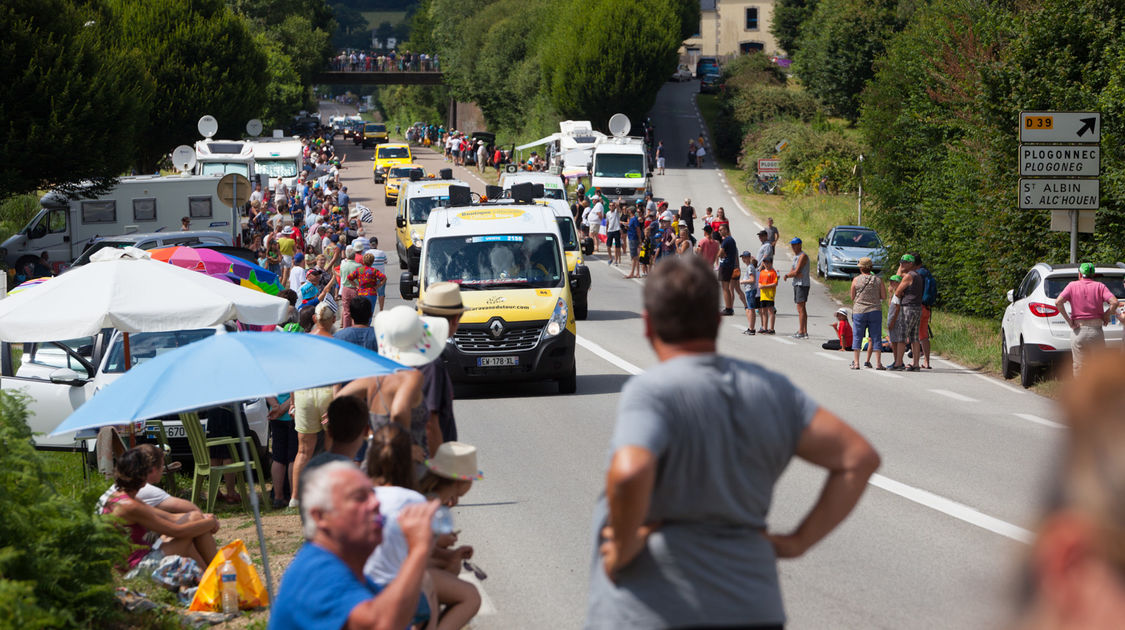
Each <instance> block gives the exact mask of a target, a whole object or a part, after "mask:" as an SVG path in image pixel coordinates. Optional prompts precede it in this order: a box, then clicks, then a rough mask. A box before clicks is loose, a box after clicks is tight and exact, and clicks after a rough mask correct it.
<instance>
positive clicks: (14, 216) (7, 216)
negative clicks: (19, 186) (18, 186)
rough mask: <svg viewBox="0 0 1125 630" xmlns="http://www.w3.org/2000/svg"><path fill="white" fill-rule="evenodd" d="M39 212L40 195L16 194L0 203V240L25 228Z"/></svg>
mask: <svg viewBox="0 0 1125 630" xmlns="http://www.w3.org/2000/svg"><path fill="white" fill-rule="evenodd" d="M36 212H39V195H31V194H28V195H16V196H14V197H9V198H8V199H5V200H4V201H3V202H2V203H0V240H4V239H6V238H8V237H9V236H11V235H13V234H15V233H16V232H18V231H20V230H22V229H23V226H25V225H27V222H28V221H30V220H31V218H32V217H34V216H35V213H36Z"/></svg>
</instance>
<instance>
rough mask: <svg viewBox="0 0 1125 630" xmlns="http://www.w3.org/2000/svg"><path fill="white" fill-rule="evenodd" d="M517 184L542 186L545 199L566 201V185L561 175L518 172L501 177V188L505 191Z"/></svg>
mask: <svg viewBox="0 0 1125 630" xmlns="http://www.w3.org/2000/svg"><path fill="white" fill-rule="evenodd" d="M517 184H542V185H543V196H544V197H546V198H548V199H561V200H562V201H566V183H565V182H563V178H562V176H561V175H554V174H552V173H538V172H534V171H517V172H515V173H504V174H502V175H500V187H501V188H503V189H504V190H507V191H510V190H511V189H512V186H515V185H517Z"/></svg>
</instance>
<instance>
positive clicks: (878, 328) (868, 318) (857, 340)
mask: <svg viewBox="0 0 1125 630" xmlns="http://www.w3.org/2000/svg"><path fill="white" fill-rule="evenodd" d="M865 331H866V332H867V335H866V336H867V337H870V338H871V340H872V341H875V342H877V343H878V342H880V341H882V339H883V311H881V310H874V311H870V312H868V313H853V314H852V347H853V348H859V347H861V344H862V343H863V338H864V336H865V335H864V334H863V333H864V332H865Z"/></svg>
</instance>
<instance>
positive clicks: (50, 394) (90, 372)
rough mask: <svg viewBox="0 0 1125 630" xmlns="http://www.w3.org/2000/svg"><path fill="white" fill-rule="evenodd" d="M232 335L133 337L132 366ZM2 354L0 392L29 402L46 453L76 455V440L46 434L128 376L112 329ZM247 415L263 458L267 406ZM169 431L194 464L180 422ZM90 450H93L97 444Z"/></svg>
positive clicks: (202, 332) (248, 406) (169, 423)
mask: <svg viewBox="0 0 1125 630" xmlns="http://www.w3.org/2000/svg"><path fill="white" fill-rule="evenodd" d="M233 330H234V325H233V324H228V325H226V326H214V327H211V328H201V329H197V330H180V331H173V332H158V333H133V334H131V335H129V352H130V355H131V363H132V366H134V367H135V366H137V365H140V364H141V363H144V362H145V361H147V360H148V359H151V358H153V357H155V356H158V355H160V354H162V353H164V352H168V351H170V350H173V349H175V348H178V347H181V346H184V345H187V344H189V343H192V342H194V341H199V340H201V339H205V338H207V337H209V336H211V335H214V334H225V333H227V332H230V331H233ZM2 350H3V352H2V355H0V356H2V358H3V361H0V368H2V369H0V373H2V375H3V376H2V378H0V388H2V389H3V390H4V391H13V390H22V391H23V392H24V393H26V394H27V395H28V396H29V403H28V412H29V418H28V425H29V427H30V428H31V430H32V432H33V433H35V434H36V435H35V436H34V438H33V439H34V441H35V444H36V447H37V448H40V449H45V450H51V449H67V450H69V449H72V448H73V447H74V445H75V442H74V434H68V435H61V436H57V437H48V436H47V434H49V433H50V432H51V431H53V430H54V429H55V427H57V426H58V425H59V423H61V422H62V421H63V420H65V419H66V418H67V416H69V415H70V414H71V413H73V412H74V410H75V409H77V408H78V407H79V406H81V405H82V403H84V402H86V400H87V399H89V397H91V396H95V395H97V392H98V390H100V389H101V388H103V387H105V386H107V385H109V384H110V383H112V382H113V381H115V380H117V379H118V378H120V377H121V375H122V374H123V373H124V356H125V352H124V342H123V338H122V334H121V333H120V332H119V331H114V330H113V329H109V328H106V329H103V330H102V332H101V333H99V334H98V335H95V336H93V337H85V338H82V339H71V340H65V341H58V342H45V343H27V344H9V343H4V344H3V347H2ZM242 412H243V414H244V415H245V417H246V420H247V424H248V425H249V428H250V434H251V435H252V436H253V438H254V440H255V443H256V445H257V446H258V447H259V452H260V453H261V452H262V451H264V447H265V446H266V444H267V438H268V436H269V422H268V419H267V417H266V414H267V409H266V403H265V400H263V399H261V398H258V399H254V400H248V401H245V402H243V403H242ZM164 425H165V431H166V432H167V434H168V442H169V446H170V447H171V449H172V456H173V457H175V458H177V459H190V457H191V448H190V446H189V445H188V441H187V435H186V434H185V433H184V428H183V425H182V424H181V423H180V421H179V419H178V418H165V419H164ZM88 448H90V449H92V448H93V442H92V441H90V443H89V444H88ZM263 459H264V457H263Z"/></svg>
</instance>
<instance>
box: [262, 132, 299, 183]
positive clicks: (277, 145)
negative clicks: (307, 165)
mask: <svg viewBox="0 0 1125 630" xmlns="http://www.w3.org/2000/svg"><path fill="white" fill-rule="evenodd" d="M249 144H250V150H251V154H252V155H253V158H254V172H255V173H257V174H258V175H259V176H260V177H263V178H268V179H269V181H268V182H266V183H264V184H263V187H265V186H269V187H271V188H272V187H273V184H275V183H276V182H277V178H278V177H280V178H281V179H282V180H283V181H284V182H285V185H286V186H287V187H289V188H292V187H294V186H296V185H297V176H298V175H300V174H301V167H302V166H303V163H302V160H303V157H302V153H303V151H304V145H302V144H301V139H300V138H293V137H282V138H259V139H257V140H252V141H250V142H249Z"/></svg>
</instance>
